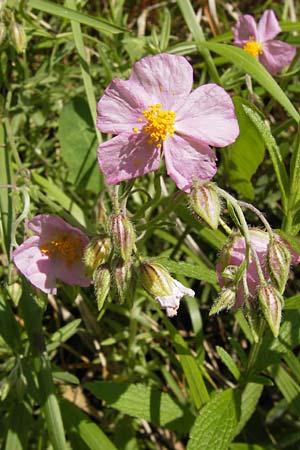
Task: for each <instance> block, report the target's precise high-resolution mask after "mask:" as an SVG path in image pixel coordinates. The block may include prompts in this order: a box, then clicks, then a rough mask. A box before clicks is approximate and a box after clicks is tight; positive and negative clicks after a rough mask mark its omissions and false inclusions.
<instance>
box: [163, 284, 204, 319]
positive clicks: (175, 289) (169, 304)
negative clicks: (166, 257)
mask: <svg viewBox="0 0 300 450" xmlns="http://www.w3.org/2000/svg"><path fill="white" fill-rule="evenodd" d="M184 295H189V296H190V297H194V296H195V292H194V291H193V290H192V289H189V288H186V287H185V286H184V285H183V284H181V283H180V282H179V281H177V280H175V279H174V278H173V279H172V293H171V294H170V295H166V296H157V297H156V300H157V301H158V302H159V304H160V306H161V307H162V308H163V309H165V310H166V312H167V316H168V317H173V316H176V314H177V311H178V308H179V305H180V300H181V298H182V297H183V296H184Z"/></svg>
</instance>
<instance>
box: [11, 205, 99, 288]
mask: <svg viewBox="0 0 300 450" xmlns="http://www.w3.org/2000/svg"><path fill="white" fill-rule="evenodd" d="M28 227H29V228H30V229H31V230H32V231H33V232H34V233H35V236H32V237H30V238H29V239H27V240H26V241H25V242H23V244H21V245H20V246H19V247H18V248H17V249H16V250H15V251H14V252H13V261H14V263H15V265H16V266H17V268H18V269H19V270H20V272H21V273H22V274H23V275H24V276H25V277H26V278H27V279H28V280H29V281H30V282H31V283H32V284H33V285H34V286H36V287H37V288H39V289H40V290H41V291H43V292H45V293H46V294H56V279H59V280H62V281H64V282H65V283H67V284H72V285H73V284H75V285H79V286H88V285H89V284H90V282H91V280H90V278H88V277H86V276H85V273H84V272H85V268H84V263H83V252H84V248H85V247H86V245H87V244H88V242H89V239H88V237H87V236H86V235H85V234H84V233H83V232H82V231H81V230H79V229H78V228H75V227H72V226H71V225H69V224H68V223H67V222H65V221H64V220H63V219H61V218H60V217H56V216H50V215H48V214H41V215H38V216H36V217H34V218H33V219H32V220H30V221H29V223H28Z"/></svg>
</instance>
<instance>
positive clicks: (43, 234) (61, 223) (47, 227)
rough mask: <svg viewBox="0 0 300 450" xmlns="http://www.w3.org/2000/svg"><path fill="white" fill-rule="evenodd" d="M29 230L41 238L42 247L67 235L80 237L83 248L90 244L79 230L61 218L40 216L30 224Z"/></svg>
mask: <svg viewBox="0 0 300 450" xmlns="http://www.w3.org/2000/svg"><path fill="white" fill-rule="evenodd" d="M28 228H30V230H32V231H33V232H34V233H35V234H36V235H37V236H39V237H40V245H43V244H45V243H48V242H49V241H51V240H52V239H53V238H57V237H59V236H61V235H66V234H67V235H69V234H73V235H74V236H78V237H79V238H80V240H81V242H82V246H83V247H85V246H86V245H87V244H88V242H89V239H88V237H87V236H86V235H85V234H84V233H83V232H82V231H81V230H80V229H79V228H76V227H73V226H72V225H70V224H69V223H68V222H66V221H65V220H63V219H61V218H60V217H58V216H51V215H50V214H39V215H37V216H35V217H34V218H33V219H31V220H30V221H29V222H28Z"/></svg>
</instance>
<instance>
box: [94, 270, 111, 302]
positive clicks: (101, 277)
mask: <svg viewBox="0 0 300 450" xmlns="http://www.w3.org/2000/svg"><path fill="white" fill-rule="evenodd" d="M110 284H111V276H110V272H109V269H108V267H107V266H106V265H103V266H101V267H100V268H99V269H98V270H97V272H96V273H95V276H94V285H95V293H96V298H97V304H98V310H99V311H100V310H101V309H102V307H103V305H104V302H105V300H106V298H107V296H108V294H109V291H110Z"/></svg>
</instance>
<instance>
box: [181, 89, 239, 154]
mask: <svg viewBox="0 0 300 450" xmlns="http://www.w3.org/2000/svg"><path fill="white" fill-rule="evenodd" d="M175 132H176V133H180V134H182V135H185V136H188V137H191V138H192V139H194V140H197V141H200V142H202V143H204V144H207V145H214V146H216V147H224V146H225V145H228V144H231V143H232V142H234V141H235V139H236V138H237V136H238V134H239V126H238V121H237V119H236V116H235V112H234V105H233V102H232V100H231V98H230V96H229V95H228V94H227V92H226V91H225V90H224V89H223V88H221V87H220V86H217V85H216V84H205V85H203V86H200V87H199V88H197V89H195V90H194V91H193V92H192V93H191V94H190V95H189V97H188V99H187V100H186V102H185V104H184V106H182V108H180V110H179V111H178V113H177V115H176V120H175Z"/></svg>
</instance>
